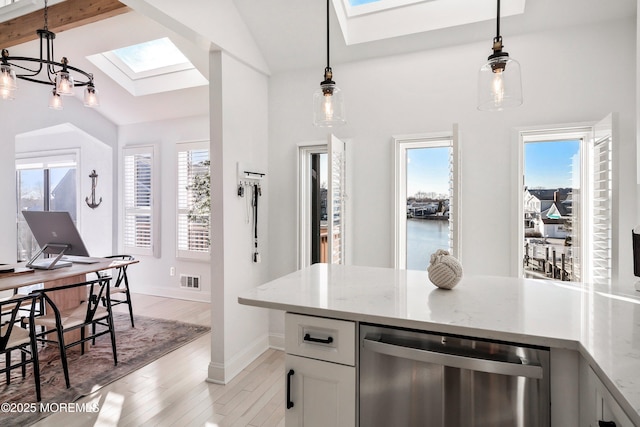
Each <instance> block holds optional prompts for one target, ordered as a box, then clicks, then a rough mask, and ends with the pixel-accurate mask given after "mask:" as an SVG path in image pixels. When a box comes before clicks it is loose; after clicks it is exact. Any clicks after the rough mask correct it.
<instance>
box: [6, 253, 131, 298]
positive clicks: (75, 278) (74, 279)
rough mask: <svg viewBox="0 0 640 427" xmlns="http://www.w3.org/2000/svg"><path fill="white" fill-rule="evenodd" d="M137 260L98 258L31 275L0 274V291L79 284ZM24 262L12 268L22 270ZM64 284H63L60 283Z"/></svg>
mask: <svg viewBox="0 0 640 427" xmlns="http://www.w3.org/2000/svg"><path fill="white" fill-rule="evenodd" d="M137 262H139V261H138V260H133V261H121V260H113V259H109V258H100V261H99V262H97V263H94V264H78V263H74V264H72V265H71V267H61V268H56V269H55V270H33V273H21V274H12V273H3V274H0V291H7V290H12V289H18V288H21V287H23V286H29V285H35V284H38V283H44V286H45V288H52V287H55V286H61V285H63V284H71V283H80V282H84V281H85V280H86V275H87V274H91V273H95V272H97V271H102V270H109V269H111V268H117V267H119V266H122V265H128V264H135V263H137ZM25 264H26V263H24V262H22V263H18V264H13V265H12V267H14V268H24V267H25ZM62 282H65V283H62Z"/></svg>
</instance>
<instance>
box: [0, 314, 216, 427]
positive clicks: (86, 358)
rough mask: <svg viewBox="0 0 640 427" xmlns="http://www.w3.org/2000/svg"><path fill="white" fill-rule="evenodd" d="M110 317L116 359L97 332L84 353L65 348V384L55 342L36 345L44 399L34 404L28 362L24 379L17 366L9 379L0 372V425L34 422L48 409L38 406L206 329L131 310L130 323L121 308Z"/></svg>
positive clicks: (93, 385) (95, 384)
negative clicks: (68, 384) (8, 381)
mask: <svg viewBox="0 0 640 427" xmlns="http://www.w3.org/2000/svg"><path fill="white" fill-rule="evenodd" d="M114 322H115V327H116V346H117V351H118V365H117V366H114V365H113V355H112V352H111V340H110V338H109V335H108V334H107V335H103V336H101V337H99V338H98V339H97V340H96V344H95V346H91V347H90V350H89V351H88V352H86V353H85V354H84V355H81V354H80V351H79V347H78V350H72V351H70V352H69V353H68V359H69V378H70V380H71V388H69V389H67V388H66V387H65V383H64V374H63V372H62V364H61V363H60V353H59V350H58V348H57V347H56V346H55V345H48V346H47V347H45V348H41V349H40V351H39V353H38V354H39V357H40V379H41V387H42V403H43V405H39V404H37V405H36V404H34V403H35V402H36V397H35V395H36V392H35V385H34V380H33V371H32V369H31V366H29V367H28V368H27V376H26V378H24V379H23V378H22V375H21V373H20V369H16V370H14V371H12V372H11V384H10V385H6V382H5V381H4V374H3V375H2V376H1V377H0V425H2V426H14V425H15V426H27V425H30V424H33V423H35V422H36V421H37V420H39V419H41V418H43V417H45V416H47V415H49V413H47V412H40V409H46V408H47V407H49V408H52V407H53V408H55V404H65V403H72V402H75V401H76V400H77V399H79V398H80V397H82V396H85V395H88V394H90V393H92V392H94V391H96V390H98V389H100V388H101V387H104V386H105V385H107V384H109V383H111V382H113V381H115V380H117V379H119V378H122V377H123V376H125V375H127V374H129V373H131V372H133V371H135V370H136V369H139V368H141V367H143V366H145V365H147V364H149V363H151V362H153V361H154V360H156V359H158V358H159V357H161V356H164V355H165V354H167V353H169V352H171V351H173V350H175V349H177V348H179V347H181V346H183V345H184V344H186V343H188V342H190V341H193V340H194V339H196V338H198V337H199V336H201V335H203V334H205V333H207V332H209V330H210V328H209V327H206V326H200V325H194V324H189V323H182V322H175V321H171V320H163V319H154V318H150V317H143V316H135V323H136V326H135V328H132V327H131V323H130V320H129V315H128V314H123V313H114ZM16 356H17V354H16ZM52 403H53V405H51V404H52ZM7 404H9V405H7ZM31 404H33V405H31ZM47 404H49V405H47ZM7 409H10V410H13V411H7ZM35 409H37V410H35ZM54 410H55V409H54Z"/></svg>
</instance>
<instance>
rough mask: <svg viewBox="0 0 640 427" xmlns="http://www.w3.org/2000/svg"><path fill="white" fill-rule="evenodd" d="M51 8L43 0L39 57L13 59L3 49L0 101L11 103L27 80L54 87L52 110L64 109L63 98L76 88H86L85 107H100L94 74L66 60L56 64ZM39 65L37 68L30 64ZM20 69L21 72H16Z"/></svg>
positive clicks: (13, 57) (0, 63)
mask: <svg viewBox="0 0 640 427" xmlns="http://www.w3.org/2000/svg"><path fill="white" fill-rule="evenodd" d="M48 12H49V8H48V5H47V0H44V28H43V29H40V30H37V31H36V33H37V34H38V37H39V38H40V57H39V58H31V57H26V56H10V55H9V51H8V50H7V49H2V57H1V58H0V98H2V99H5V100H12V99H14V98H15V96H14V94H15V91H16V89H17V87H18V80H17V79H21V80H27V81H30V82H34V83H41V84H46V85H50V86H53V89H52V91H51V96H50V98H49V108H53V109H56V110H61V109H62V98H61V96H69V95H73V89H74V87H84V88H85V90H84V105H85V106H86V107H97V106H98V105H99V104H100V103H99V101H98V91H97V90H96V88H95V86H94V84H93V74H91V73H87V72H86V71H83V70H81V69H80V68H76V67H72V66H71V65H69V61H68V60H67V58H66V57H62V60H61V61H60V62H56V61H55V60H54V59H53V58H54V53H53V40H54V39H55V38H56V35H55V33H54V32H52V31H49V25H48V18H49V13H48ZM31 63H35V64H37V66H33V65H31ZM16 70H18V72H16Z"/></svg>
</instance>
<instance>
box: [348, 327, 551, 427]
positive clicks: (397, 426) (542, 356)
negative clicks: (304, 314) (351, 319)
mask: <svg viewBox="0 0 640 427" xmlns="http://www.w3.org/2000/svg"><path fill="white" fill-rule="evenodd" d="M359 378H360V405H359V407H360V409H359V415H360V425H361V426H363V427H365V426H366V427H376V426H384V427H389V426H394V427H413V426H416V427H417V426H420V427H440V426H442V427H485V426H486V427H489V426H491V427H534V426H535V427H548V426H549V425H550V390H549V387H550V385H549V349H548V348H539V347H528V346H523V345H519V344H509V343H503V342H493V341H485V340H480V339H472V338H468V337H459V336H452V335H441V334H432V333H426V332H421V331H414V330H405V329H396V328H389V327H383V326H375V325H366V324H362V325H361V326H360V363H359Z"/></svg>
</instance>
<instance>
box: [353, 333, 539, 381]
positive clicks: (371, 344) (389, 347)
mask: <svg viewBox="0 0 640 427" xmlns="http://www.w3.org/2000/svg"><path fill="white" fill-rule="evenodd" d="M362 346H363V347H364V348H365V349H367V350H370V351H373V352H375V353H380V354H386V355H388V356H394V357H400V358H403V359H411V360H415V361H418V362H425V363H433V364H436V365H443V366H449V367H452V368H460V369H469V370H471V371H479V372H487V373H490V374H502V375H508V376H517V377H527V378H534V379H541V378H542V366H540V365H533V364H531V365H525V364H519V363H510V362H501V361H498V360H490V359H481V358H475V357H467V356H458V355H456V354H448V353H440V352H436V351H429V350H422V349H418V348H412V347H404V346H399V345H394V344H389V343H386V342H382V341H375V340H371V339H369V338H363V339H362Z"/></svg>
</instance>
